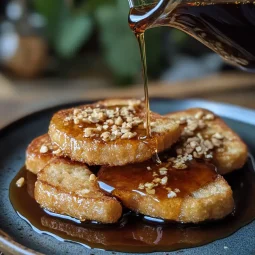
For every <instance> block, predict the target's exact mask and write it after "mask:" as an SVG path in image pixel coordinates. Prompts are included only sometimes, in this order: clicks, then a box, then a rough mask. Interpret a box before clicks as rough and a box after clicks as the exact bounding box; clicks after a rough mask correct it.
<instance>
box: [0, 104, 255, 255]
mask: <svg viewBox="0 0 255 255" xmlns="http://www.w3.org/2000/svg"><path fill="white" fill-rule="evenodd" d="M81 103H91V102H89V101H86V102H79V103H76V104H69V105H61V106H58V107H54V108H50V109H46V110H42V111H39V112H36V113H33V114H31V115H29V116H26V117H24V118H21V119H19V120H17V121H15V122H13V123H12V124H10V125H8V126H7V127H5V128H3V129H2V130H0V251H3V252H4V253H5V254H50V255H53V254H97V255H99V254H116V253H115V252H112V251H108V252H106V251H102V250H91V249H88V248H85V247H83V246H81V245H78V244H75V243H71V242H60V241H59V240H57V239H56V238H54V237H51V236H48V235H47V236H46V235H42V234H38V233H36V232H34V231H33V229H32V228H31V227H30V226H29V225H28V224H27V223H26V222H25V221H24V220H22V219H21V218H20V217H19V216H18V215H17V214H16V212H15V211H14V209H13V207H12V205H11V203H10V200H9V185H10V182H11V180H12V179H13V177H14V176H15V175H16V173H17V172H18V171H19V169H20V168H21V167H22V166H23V165H24V160H25V150H26V147H27V145H28V144H29V143H30V141H31V140H32V139H33V138H35V137H36V136H39V135H41V134H43V133H45V132H47V128H48V124H49V120H50V118H51V116H52V114H53V113H54V112H56V111H57V110H59V109H62V108H67V107H71V106H74V105H77V104H81ZM190 107H203V108H207V109H209V110H212V111H213V112H215V113H216V114H218V115H220V116H222V117H223V118H224V119H225V121H226V122H227V123H228V124H229V126H230V127H231V128H233V129H234V130H235V131H236V132H237V133H238V134H239V135H240V136H241V137H242V138H243V140H244V141H245V142H246V143H247V145H248V146H249V150H250V152H251V154H252V155H255V132H254V130H255V111H252V110H248V109H245V108H241V107H237V106H233V105H226V104H219V103H212V102H208V101H202V100H170V99H152V100H151V108H152V110H153V111H155V112H159V113H161V114H165V113H168V112H171V111H179V110H183V109H186V108H190ZM3 117H4V116H2V118H3ZM247 196H249V194H247ZM0 253H1V252H0ZM178 253H180V254H183V255H197V254H203V255H210V254H213V255H215V254H238V255H247V254H248V255H249V254H255V221H253V222H251V223H249V224H248V225H246V226H245V227H243V228H241V229H239V230H238V231H237V232H235V233H234V234H233V235H231V236H229V237H227V238H224V239H221V240H217V241H215V242H212V243H209V244H207V245H204V246H201V247H196V248H191V249H185V250H179V251H176V252H167V253H165V254H178ZM122 254H123V253H122ZM155 254H162V252H160V253H155Z"/></svg>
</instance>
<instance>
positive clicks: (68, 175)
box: [34, 158, 122, 223]
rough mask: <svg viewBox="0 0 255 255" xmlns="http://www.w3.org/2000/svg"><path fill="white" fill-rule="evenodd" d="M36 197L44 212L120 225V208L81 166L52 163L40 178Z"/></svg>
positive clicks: (69, 163)
mask: <svg viewBox="0 0 255 255" xmlns="http://www.w3.org/2000/svg"><path fill="white" fill-rule="evenodd" d="M34 196H35V199H36V201H37V202H38V203H39V204H40V205H41V206H42V207H43V208H45V209H48V210H50V211H52V212H55V213H59V214H65V215H69V216H71V217H74V218H77V219H80V220H81V221H84V220H95V221H98V222H103V223H114V222H117V221H118V219H119V218H120V217H121V214H122V206H121V204H120V203H119V202H118V201H117V200H116V199H115V198H113V197H110V196H107V195H105V193H104V192H102V191H101V190H100V188H99V187H98V184H97V180H96V176H95V175H94V174H92V172H91V171H90V170H89V168H88V167H87V166H86V165H84V164H81V163H77V162H72V161H70V160H68V159H59V158H55V159H53V160H52V161H51V162H50V164H48V165H46V166H45V167H44V168H43V169H42V170H41V171H40V172H39V173H38V175H37V181H36V183H35V192H34Z"/></svg>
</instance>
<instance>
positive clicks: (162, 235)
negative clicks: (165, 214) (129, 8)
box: [10, 160, 255, 252]
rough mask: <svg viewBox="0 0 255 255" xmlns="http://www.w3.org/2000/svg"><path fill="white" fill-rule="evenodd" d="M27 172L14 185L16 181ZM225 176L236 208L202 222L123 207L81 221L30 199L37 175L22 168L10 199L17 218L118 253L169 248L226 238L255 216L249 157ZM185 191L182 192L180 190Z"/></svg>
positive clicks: (254, 183) (254, 174)
mask: <svg viewBox="0 0 255 255" xmlns="http://www.w3.org/2000/svg"><path fill="white" fill-rule="evenodd" d="M20 177H25V179H26V184H25V185H24V186H23V187H21V188H18V187H17V186H16V181H17V180H18V179H19V178H20ZM225 177H226V180H227V181H228V183H229V184H230V186H231V187H232V190H233V192H234V199H235V205H236V209H235V212H234V213H233V214H231V215H229V216H227V217H226V218H225V219H222V220H218V221H214V222H206V223H203V224H176V223H172V222H164V221H163V220H160V219H155V218H150V217H146V216H142V215H136V214H133V213H130V212H128V211H127V213H125V214H124V216H123V217H122V219H121V220H120V221H119V223H117V224H114V225H102V224H96V223H95V222H94V223H93V222H83V223H81V222H79V221H78V220H75V219H72V218H70V217H66V216H62V215H56V214H52V213H49V212H46V211H44V210H43V209H41V208H40V206H39V205H38V204H37V203H36V202H35V200H34V198H33V187H34V183H35V180H36V177H35V175H33V174H31V173H30V172H28V171H27V170H26V169H25V168H22V169H21V170H20V171H19V173H18V174H17V175H16V176H15V178H14V179H13V181H12V183H11V185H10V200H11V202H12V205H13V207H14V209H15V210H16V211H17V213H18V214H19V216H20V217H22V218H23V219H25V220H26V221H27V222H28V223H29V224H30V225H32V226H33V227H34V229H35V230H36V231H37V232H39V233H42V232H43V233H46V234H47V233H49V234H51V235H54V236H56V237H58V239H60V240H63V241H75V242H77V243H80V244H82V245H85V246H86V247H92V248H100V249H105V250H114V251H122V252H153V251H172V250H177V249H183V248H188V247H195V246H200V245H203V244H207V243H209V242H212V241H214V240H217V239H220V238H224V237H227V236H229V235H231V234H233V233H234V232H235V231H237V230H238V229H239V228H241V227H243V226H244V225H246V224H248V223H249V222H251V221H252V220H254V219H255V204H254V201H253V200H254V197H255V172H254V167H253V166H252V164H251V160H249V161H248V163H247V164H246V165H245V166H244V168H243V169H240V170H238V171H236V172H233V173H231V174H229V175H227V176H225ZM183 195H185V194H184V193H183Z"/></svg>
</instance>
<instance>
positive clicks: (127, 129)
mask: <svg viewBox="0 0 255 255" xmlns="http://www.w3.org/2000/svg"><path fill="white" fill-rule="evenodd" d="M145 112H146V109H145V105H144V103H143V102H142V101H140V100H135V99H130V100H127V99H125V100H124V99H123V100H119V99H112V100H105V101H99V102H96V103H94V104H91V105H83V106H79V107H75V108H71V109H66V110H61V111H59V112H57V113H56V114H54V116H53V117H52V119H51V122H50V125H49V132H48V134H44V135H42V136H40V137H37V138H35V139H34V140H33V141H32V142H31V144H30V145H29V146H28V148H27V154H26V167H27V169H28V170H29V171H31V172H33V173H34V174H36V175H37V181H36V183H35V190H34V197H35V199H36V201H37V202H38V203H39V204H40V205H41V207H42V208H44V209H47V210H49V211H52V212H55V213H58V214H64V215H68V216H71V217H74V218H77V219H79V220H81V221H84V220H95V221H98V222H101V223H115V222H118V220H119V219H120V218H121V216H122V210H123V207H126V208H128V209H130V210H132V211H134V212H136V213H141V214H144V215H147V216H150V217H156V218H162V219H164V220H172V221H177V222H184V223H188V222H193V223H197V222H202V221H205V220H214V219H220V218H223V217H225V216H226V215H228V214H230V213H231V212H232V211H233V209H234V200H233V194H232V190H231V187H230V186H229V185H228V183H227V182H226V181H225V180H224V178H223V177H222V176H221V175H224V174H226V173H229V172H231V171H233V170H236V169H239V168H241V167H242V166H243V165H244V163H245V161H246V159H247V147H246V145H245V144H244V143H243V142H242V140H241V139H240V138H239V136H238V135H237V134H236V133H234V131H232V130H231V129H230V128H229V127H228V126H227V125H226V124H225V123H224V121H223V120H222V119H221V118H220V117H218V116H216V115H215V114H213V113H212V112H210V111H208V110H205V109H199V108H196V109H188V110H186V111H181V112H176V113H170V114H167V115H164V116H162V115H159V114H156V113H153V112H151V123H150V125H151V136H150V137H148V136H146V121H145V117H146V116H145ZM155 152H157V153H159V158H160V160H161V162H158V161H155V160H153V158H154V156H155ZM95 166H96V167H95Z"/></svg>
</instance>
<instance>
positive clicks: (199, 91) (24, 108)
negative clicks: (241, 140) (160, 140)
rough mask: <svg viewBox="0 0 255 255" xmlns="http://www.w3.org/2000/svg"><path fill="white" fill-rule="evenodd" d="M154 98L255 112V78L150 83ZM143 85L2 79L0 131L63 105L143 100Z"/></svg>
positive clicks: (233, 76)
mask: <svg viewBox="0 0 255 255" xmlns="http://www.w3.org/2000/svg"><path fill="white" fill-rule="evenodd" d="M149 94H150V97H164V98H169V97H170V98H204V99H208V100H212V101H218V102H226V103H231V104H237V105H240V106H244V107H248V108H254V109H255V101H254V95H255V74H251V73H244V72H227V73H224V74H218V75H217V74H216V75H212V76H207V77H205V78H200V79H194V80H189V81H181V82H172V83H166V82H156V81H155V82H154V81H151V82H150V83H149ZM142 96H143V85H142V84H136V85H132V86H128V87H116V86H112V85H110V84H107V82H106V81H104V80H103V79H100V78H93V79H87V80H58V79H51V80H45V79H42V80H37V81H34V80H33V81H9V80H8V79H6V78H4V77H3V78H2V79H0V127H1V126H3V125H5V124H7V123H9V122H11V121H12V120H14V119H16V118H18V117H20V116H24V115H25V114H28V113H31V112H33V111H36V110H39V109H42V108H46V107H49V106H54V105H57V104H61V103H67V102H73V101H80V100H85V99H101V98H112V97H142Z"/></svg>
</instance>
